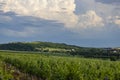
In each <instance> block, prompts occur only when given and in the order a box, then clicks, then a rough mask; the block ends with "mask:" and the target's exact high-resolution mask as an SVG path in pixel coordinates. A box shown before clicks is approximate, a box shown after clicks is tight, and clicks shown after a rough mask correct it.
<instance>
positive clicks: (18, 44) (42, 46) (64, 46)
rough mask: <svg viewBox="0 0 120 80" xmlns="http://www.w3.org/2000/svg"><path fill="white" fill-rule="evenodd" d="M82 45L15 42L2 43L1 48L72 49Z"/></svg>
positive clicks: (18, 49)
mask: <svg viewBox="0 0 120 80" xmlns="http://www.w3.org/2000/svg"><path fill="white" fill-rule="evenodd" d="M80 48H81V47H78V46H74V45H67V44H65V43H52V42H40V41H37V42H13V43H7V44H0V50H15V51H41V52H44V51H46V52H48V51H62V52H63V51H64V52H66V51H70V50H73V49H74V50H76V49H80Z"/></svg>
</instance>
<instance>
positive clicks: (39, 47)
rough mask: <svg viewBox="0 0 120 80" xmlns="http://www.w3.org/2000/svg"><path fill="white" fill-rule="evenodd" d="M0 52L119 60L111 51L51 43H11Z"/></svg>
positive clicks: (2, 47)
mask: <svg viewBox="0 0 120 80" xmlns="http://www.w3.org/2000/svg"><path fill="white" fill-rule="evenodd" d="M0 50H12V51H36V52H48V53H55V54H57V53H60V54H69V55H73V56H75V55H79V56H83V57H92V58H111V59H113V60H114V59H116V58H117V59H119V58H120V52H119V51H117V52H115V51H113V50H112V49H104V48H88V47H79V46H75V45H68V44H65V43H52V42H40V41H36V42H13V43H7V44H0Z"/></svg>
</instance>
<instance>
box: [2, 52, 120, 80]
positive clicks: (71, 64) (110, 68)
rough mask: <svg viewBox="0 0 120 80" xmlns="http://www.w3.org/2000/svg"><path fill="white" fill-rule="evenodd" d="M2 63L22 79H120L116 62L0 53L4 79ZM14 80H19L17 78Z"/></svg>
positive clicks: (117, 62) (118, 65)
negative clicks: (22, 77) (21, 76)
mask: <svg viewBox="0 0 120 80" xmlns="http://www.w3.org/2000/svg"><path fill="white" fill-rule="evenodd" d="M3 62H4V63H5V64H9V65H10V66H12V67H14V69H15V70H16V69H17V70H19V71H20V72H21V73H22V74H20V75H29V78H30V79H26V80H120V62H119V61H109V60H100V59H86V58H77V57H64V56H62V57H60V56H52V55H44V54H36V53H35V54H34V53H28V52H27V53H25V52H24V53H23V52H21V53H20V52H19V53H17V52H5V51H1V52H0V77H4V75H2V74H3V73H4V70H3V67H2V66H3ZM6 71H7V72H8V70H6ZM23 73H24V74H23ZM6 75H10V74H6ZM10 77H11V78H14V75H12V76H11V75H10ZM0 80H1V79H0ZM3 80H8V79H3ZM13 80H14V79H13ZM16 80H23V79H20V78H19V76H18V79H16Z"/></svg>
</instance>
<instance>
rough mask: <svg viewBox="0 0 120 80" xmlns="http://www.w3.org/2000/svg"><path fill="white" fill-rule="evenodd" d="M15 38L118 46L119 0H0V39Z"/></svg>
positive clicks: (92, 45) (13, 39)
mask: <svg viewBox="0 0 120 80" xmlns="http://www.w3.org/2000/svg"><path fill="white" fill-rule="evenodd" d="M26 4H27V5H26ZM14 41H49V42H59V43H68V44H73V45H78V46H84V47H120V0H34V1H32V0H24V1H23V0H0V43H7V42H14Z"/></svg>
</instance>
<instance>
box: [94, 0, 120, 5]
mask: <svg viewBox="0 0 120 80" xmlns="http://www.w3.org/2000/svg"><path fill="white" fill-rule="evenodd" d="M96 1H97V2H102V3H105V4H114V3H115V4H120V0H96Z"/></svg>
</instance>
